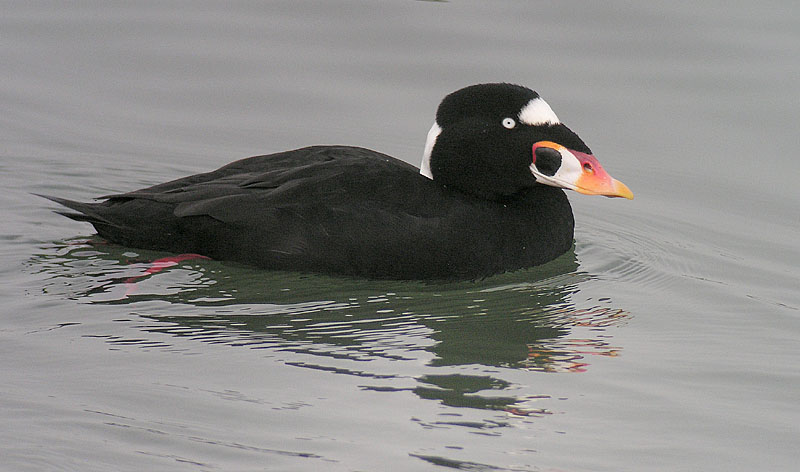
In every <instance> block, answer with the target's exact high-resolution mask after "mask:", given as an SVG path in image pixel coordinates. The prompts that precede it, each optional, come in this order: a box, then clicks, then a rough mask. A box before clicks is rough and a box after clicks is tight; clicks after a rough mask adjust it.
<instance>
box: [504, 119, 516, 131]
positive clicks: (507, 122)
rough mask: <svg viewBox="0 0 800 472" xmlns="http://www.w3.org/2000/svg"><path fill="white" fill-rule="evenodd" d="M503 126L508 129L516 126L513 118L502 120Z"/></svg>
mask: <svg viewBox="0 0 800 472" xmlns="http://www.w3.org/2000/svg"><path fill="white" fill-rule="evenodd" d="M503 126H504V127H506V128H508V129H511V128H513V127H515V126H517V122H516V121H514V118H503Z"/></svg>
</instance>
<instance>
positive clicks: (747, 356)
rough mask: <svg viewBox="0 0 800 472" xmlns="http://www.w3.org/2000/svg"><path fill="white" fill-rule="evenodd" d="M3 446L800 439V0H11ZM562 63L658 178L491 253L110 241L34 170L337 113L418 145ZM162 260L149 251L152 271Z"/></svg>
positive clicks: (751, 446) (203, 154)
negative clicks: (459, 104) (549, 242)
mask: <svg viewBox="0 0 800 472" xmlns="http://www.w3.org/2000/svg"><path fill="white" fill-rule="evenodd" d="M2 12H3V13H2V15H0V70H2V80H1V81H0V111H1V112H0V188H2V192H0V209H1V211H2V216H3V225H2V230H1V231H0V258H1V259H0V260H2V264H1V265H0V297H2V298H1V299H2V305H1V306H2V308H0V320H1V321H0V406H2V408H0V469H2V470H9V471H17V470H81V471H95V470H96V471H106V470H130V471H134V470H209V471H210V470H242V471H243V470H281V471H288V470H333V471H339V470H341V471H345V470H347V471H351V470H352V471H355V470H403V471H410V470H440V468H441V467H452V468H456V469H459V468H460V469H464V470H498V469H499V470H545V471H601V470H608V471H621V470H631V471H647V470H654V471H655V470H659V471H660V470H704V471H731V470H748V471H749V470H781V471H783V470H794V469H795V467H796V465H797V462H798V459H800V454H799V453H798V450H797V445H798V438H799V437H800V427H799V426H798V424H800V407H798V391H800V367H799V366H800V362H798V360H800V358H799V357H798V356H799V355H800V343H798V339H800V290H798V286H800V283H798V282H800V247H799V245H798V236H800V231H798V228H800V212H798V206H799V205H800V192H798V190H797V179H798V177H800V159H797V148H798V143H799V142H800V141H798V125H799V124H800V111H798V110H800V98H799V97H800V7H798V5H797V2H793V1H759V2H722V1H705V2H626V1H612V2H603V3H585V2H559V1H545V2H509V1H491V2H485V1H483V2H479V1H453V2H447V3H445V2H414V1H391V2H357V1H347V2H344V1H337V2H327V1H325V2H295V1H290V2H210V1H206V2H200V1H192V2H135V3H131V2H109V1H103V2H76V3H64V2H19V1H17V2H3V5H2ZM484 81H509V82H517V83H521V84H524V85H528V86H530V87H532V88H535V89H536V90H538V91H539V92H540V93H541V94H542V95H543V96H544V97H545V98H546V99H547V100H548V102H549V103H550V104H551V105H552V106H553V108H554V110H555V111H556V113H557V114H558V115H559V117H560V118H561V119H562V120H563V121H564V122H566V123H567V124H568V125H569V126H570V127H571V128H573V129H574V130H575V131H577V132H578V133H579V134H580V135H581V137H582V138H583V139H584V140H585V141H586V142H587V143H588V144H589V146H590V147H591V148H592V150H593V151H594V153H595V155H597V157H598V158H599V159H600V161H601V162H602V163H603V164H604V166H605V167H606V169H608V170H609V171H610V172H611V173H612V175H614V176H615V177H617V178H618V179H620V180H622V181H624V182H625V183H627V184H628V185H629V186H630V187H631V188H632V189H633V191H634V192H635V193H636V200H634V201H633V202H628V201H619V200H609V199H601V198H593V197H586V196H581V195H575V194H571V195H570V199H571V201H572V202H573V206H574V209H575V214H576V219H577V222H578V223H577V231H576V247H575V251H574V253H569V254H567V255H565V256H564V257H562V258H561V259H559V260H558V261H556V262H554V263H553V264H550V265H548V266H546V267H544V268H541V269H535V270H530V271H522V272H520V273H516V274H510V275H505V276H500V277H495V278H491V279H488V280H485V281H481V282H476V283H460V284H421V283H413V282H412V283H391V282H383V283H376V282H367V281H358V280H349V279H337V278H325V277H317V276H306V275H298V274H283V273H267V272H262V271H258V270H252V269H248V268H243V267H239V266H234V265H230V264H224V263H218V262H212V261H187V262H184V263H181V264H179V265H177V266H175V267H172V268H168V269H166V270H164V271H161V272H158V273H154V274H149V275H148V274H147V273H146V271H147V270H148V268H150V265H149V264H148V261H150V260H153V259H155V258H158V257H162V256H164V254H155V253H147V252H144V251H134V250H132V249H130V248H120V247H116V246H104V245H98V244H90V243H91V241H87V240H89V239H90V237H91V234H92V230H91V228H90V227H89V226H88V225H85V224H80V223H75V222H72V221H70V220H67V219H66V218H63V217H60V216H58V215H56V214H54V213H52V212H51V210H52V209H53V208H54V206H53V205H52V204H50V203H49V202H47V201H45V200H42V199H39V198H37V197H34V196H32V195H31V193H32V192H37V193H49V194H55V195H60V196H63V197H68V198H75V199H84V200H87V199H90V198H92V197H95V196H98V195H103V194H107V193H112V192H119V191H126V190H133V189H136V188H139V187H142V186H146V185H151V184H154V183H158V182H161V181H165V180H167V179H172V178H176V177H180V176H183V175H187V174H189V173H196V172H201V171H206V170H210V169H213V168H216V167H218V166H220V165H223V164H225V163H227V162H229V161H231V160H234V159H237V158H241V157H246V156H248V155H254V154H262V153H268V152H274V151H280V150H284V149H290V148H295V147H301V146H304V145H308V144H323V143H327V144H355V145H361V146H365V147H369V148H372V149H376V150H380V151H382V152H386V153H388V154H391V155H394V156H397V157H399V158H401V159H404V160H406V161H408V162H412V163H415V164H416V163H418V161H419V158H420V156H421V153H422V147H423V143H424V138H425V133H426V132H427V129H428V128H429V126H430V124H431V122H432V120H433V113H434V111H435V108H436V105H437V104H438V101H439V100H440V99H441V97H443V96H444V95H445V94H446V93H448V92H450V91H453V90H455V89H457V88H460V87H462V86H464V85H468V84H471V83H477V82H484ZM132 277H138V278H135V279H131V278H132Z"/></svg>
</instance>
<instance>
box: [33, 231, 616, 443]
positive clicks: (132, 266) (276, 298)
mask: <svg viewBox="0 0 800 472" xmlns="http://www.w3.org/2000/svg"><path fill="white" fill-rule="evenodd" d="M31 267H32V269H33V270H35V271H37V272H40V273H42V274H46V275H47V277H48V280H47V283H46V285H45V290H46V291H48V292H54V293H60V294H62V295H64V296H68V297H70V298H74V299H76V300H78V301H81V302H87V303H93V304H110V305H123V304H124V305H128V306H130V307H131V308H134V307H135V310H136V311H135V314H136V315H137V319H136V320H135V322H136V324H137V326H136V327H137V328H138V329H139V333H151V334H152V333H159V334H167V335H169V336H172V337H178V338H188V339H193V340H198V341H202V342H208V343H214V344H224V345H229V346H245V347H249V348H252V349H269V350H272V351H273V352H276V353H282V354H280V355H282V356H285V363H287V364H290V365H296V366H301V367H305V368H311V369H319V370H323V371H329V372H334V373H341V374H349V375H356V376H362V377H368V378H372V379H392V378H397V377H400V374H399V373H397V372H394V371H391V370H390V371H389V372H375V371H374V370H375V368H374V366H372V365H367V364H361V363H359V362H355V363H353V362H349V363H347V364H342V363H341V362H338V361H370V360H381V359H383V360H391V361H414V360H419V359H424V360H425V363H426V365H427V366H428V367H434V368H440V367H446V366H456V367H457V366H485V367H496V368H512V369H525V370H532V371H539V372H582V371H584V370H585V369H586V368H587V366H588V364H589V363H588V361H587V359H588V358H589V357H590V356H596V355H601V356H615V355H617V353H618V352H619V350H620V348H618V347H614V346H612V345H611V344H610V336H609V335H608V334H607V333H606V331H605V328H606V327H609V326H612V325H615V324H618V323H620V322H621V321H622V320H624V319H625V318H626V317H627V316H628V314H627V312H624V311H622V310H619V309H615V308H612V307H611V306H609V305H610V302H609V300H607V299H601V300H599V301H596V303H595V304H593V305H592V306H589V307H582V308H578V307H576V306H575V305H574V302H573V301H572V300H571V298H573V296H574V294H575V293H576V292H577V291H578V286H579V284H580V283H581V282H583V281H585V280H587V279H589V278H590V276H589V275H587V274H585V273H582V272H580V271H579V270H578V264H577V261H576V258H575V254H574V252H572V251H570V252H569V253H568V254H566V255H564V256H562V257H561V258H559V259H557V260H556V261H553V262H552V263H550V264H547V265H545V266H542V267H538V268H534V269H530V270H526V271H519V272H515V273H512V274H504V275H500V276H495V277H492V278H489V279H485V280H481V281H475V282H457V283H454V282H453V283H444V282H438V283H425V282H413V281H396V282H391V281H389V282H387V281H368V280H359V279H350V278H341V277H326V276H319V275H308V274H294V273H287V272H269V271H263V270H258V269H251V268H247V267H241V266H234V265H229V264H226V263H221V262H218V261H211V260H204V259H198V258H194V259H193V258H179V259H175V258H174V256H167V255H165V254H163V253H151V252H147V251H136V252H133V251H132V250H129V249H125V248H121V247H119V246H115V245H107V244H104V243H102V242H100V241H97V240H90V241H86V240H81V241H72V242H70V243H68V244H62V245H54V246H50V247H47V248H44V249H43V251H42V252H41V254H39V255H37V256H35V257H34V258H33V259H32V260H31ZM154 302H157V303H156V306H157V308H155V309H153V308H152V305H153V304H154ZM165 302H167V303H165ZM142 321H144V322H142ZM578 330H580V332H581V333H583V335H584V336H578V335H577V334H576V331H578ZM90 336H96V337H102V338H105V339H106V340H107V341H108V342H109V343H110V344H111V345H114V346H115V347H120V346H122V345H138V346H142V347H148V348H170V347H171V346H169V344H168V343H167V342H165V341H164V337H163V336H148V335H147V334H140V335H139V336H136V337H134V338H130V337H125V336H123V335H120V334H119V333H118V332H115V333H113V334H107V333H95V334H91V335H90ZM292 353H296V354H303V355H310V356H312V357H311V359H318V361H311V362H310V361H309V360H308V359H309V357H308V356H302V357H301V356H293V355H292ZM325 359H328V360H329V361H326V360H325ZM362 365H363V368H362V367H361V366H362ZM406 375H407V374H406ZM412 376H413V377H414V378H415V379H416V383H417V386H416V387H413V388H408V387H394V386H388V387H385V386H383V387H381V386H369V387H365V388H370V389H374V390H382V391H397V390H411V391H413V392H414V393H415V394H416V395H417V396H419V397H420V398H424V399H434V400H437V401H440V402H441V403H443V404H445V405H449V406H454V407H469V408H480V409H487V410H503V411H507V412H511V413H514V414H518V415H525V416H538V415H542V414H547V413H548V412H547V411H545V410H538V409H531V408H521V407H517V406H515V405H516V404H518V403H519V398H516V397H515V396H513V395H508V396H502V395H501V396H498V395H497V392H498V391H503V390H506V389H508V387H509V385H510V384H509V382H508V381H506V380H502V379H499V378H495V376H489V375H465V374H463V373H447V374H443V375H439V374H430V373H427V372H415V373H413V374H412ZM479 392H484V394H479ZM487 393H489V394H487ZM483 427H487V425H486V424H484V425H483Z"/></svg>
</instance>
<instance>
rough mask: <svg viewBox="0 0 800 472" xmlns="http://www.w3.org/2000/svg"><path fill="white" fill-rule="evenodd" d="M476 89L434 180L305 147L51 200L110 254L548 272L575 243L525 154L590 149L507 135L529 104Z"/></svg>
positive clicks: (519, 93)
mask: <svg viewBox="0 0 800 472" xmlns="http://www.w3.org/2000/svg"><path fill="white" fill-rule="evenodd" d="M473 87H478V88H477V89H475V90H474V91H475V92H480V93H478V94H477V95H473V96H472V99H470V96H469V93H468V92H469V88H467V89H462V91H459V92H455V93H454V94H452V95H455V94H458V93H464V96H456V97H455V98H453V97H452V95H451V96H450V97H449V98H450V101H451V102H458V103H457V105H458V106H456V105H452V106H451V107H450V108H443V107H445V105H446V104H447V103H448V101H447V100H448V99H445V101H444V102H443V104H442V106H440V109H439V112H438V113H437V122H439V120H441V122H439V125H440V126H441V127H442V132H441V133H440V134H439V136H438V139H437V140H436V143H435V146H433V149H432V152H431V155H430V167H431V171H432V173H433V180H432V179H430V178H427V177H425V176H423V175H420V172H419V169H417V168H416V167H414V166H412V165H409V164H407V163H405V162H402V161H400V160H398V159H395V158H392V157H390V156H387V155H384V154H381V153H379V152H375V151H371V150H368V149H363V148H358V147H349V146H312V147H306V148H302V149H296V150H292V151H285V152H280V153H276V154H270V155H266V156H256V157H250V158H247V159H242V160H239V161H236V162H233V163H231V164H228V165H226V166H224V167H222V168H220V169H218V170H215V171H213V172H208V173H203V174H197V175H192V176H189V177H185V178H182V179H178V180H174V181H171V182H167V183H163V184H159V185H155V186H153V187H149V188H146V189H141V190H137V191H133V192H129V193H123V194H119V195H111V196H107V197H103V198H104V201H102V202H97V203H81V202H75V201H71V200H66V199H62V198H57V197H47V198H50V199H51V200H53V201H55V202H58V203H60V204H61V205H64V206H65V207H67V208H69V209H71V210H73V211H72V212H68V211H65V212H62V213H63V214H64V215H66V216H68V217H70V218H73V219H76V220H80V221H88V222H89V223H91V224H92V225H94V227H95V228H96V230H97V232H98V233H99V235H100V236H102V237H103V238H105V239H107V240H109V241H113V242H115V243H119V244H122V245H126V246H130V247H137V248H146V249H156V250H163V251H169V252H175V253H198V254H202V255H205V256H208V257H211V258H214V259H220V260H231V261H238V262H242V263H246V264H252V265H256V266H260V267H264V268H267V269H282V270H293V271H310V272H320V273H330V274H345V275H353V276H360V277H368V278H392V279H453V278H458V279H470V278H477V277H483V276H488V275H491V274H495V273H498V272H503V271H508V270H514V269H518V268H523V267H530V266H534V265H538V264H542V263H544V262H547V261H549V260H552V259H554V258H556V257H558V256H559V255H561V254H563V253H564V252H566V251H567V250H569V248H570V247H571V245H572V243H573V226H574V222H573V216H572V210H571V208H570V205H569V201H568V200H567V197H566V195H565V194H564V192H563V191H562V190H561V189H560V188H556V187H553V186H549V185H542V184H540V183H537V181H536V178H535V177H534V176H533V175H532V174H531V171H530V170H529V166H531V159H532V150H531V145H532V143H534V142H537V141H541V140H545V139H549V140H555V139H559V137H560V139H561V141H569V142H564V143H563V144H564V145H565V146H570V147H572V148H576V147H577V148H581V149H585V150H586V151H588V148H586V146H585V144H583V142H582V141H580V138H578V137H577V136H576V135H575V134H574V133H572V132H571V131H569V130H568V129H567V128H566V127H564V126H563V125H561V124H560V123H559V124H552V123H551V124H544V125H541V126H529V125H524V124H522V123H520V124H519V126H517V127H516V129H514V130H508V129H505V128H503V126H502V125H501V123H500V121H501V120H502V119H503V117H504V116H506V115H508V116H512V117H516V116H517V114H518V113H519V111H520V108H521V107H522V106H524V105H525V104H526V103H528V102H529V101H530V100H531V99H533V98H536V97H538V95H536V92H533V91H531V90H529V89H527V88H524V87H518V86H511V85H507V84H484V85H479V86H473ZM481 87H483V88H481ZM487 87H488V88H487ZM464 90H467V92H466V93H465V92H463V91H464ZM487 94H488V95H490V96H492V97H494V98H493V99H492V98H491V97H490V99H488V101H486V100H487V99H486V95H487ZM498 97H499V98H498ZM503 98H505V99H506V100H505V101H506V102H508V104H505V105H504V104H503V103H499V104H498V99H499V100H500V102H503V100H502V99H503ZM482 103H483V104H484V105H485V106H484V107H483V108H482V106H481V104H482ZM465 106H466V107H467V108H469V110H467V111H466V112H465V111H464V110H462V111H461V112H459V110H458V108H459V107H461V108H463V107H465ZM509 131H513V133H509Z"/></svg>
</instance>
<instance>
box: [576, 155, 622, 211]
mask: <svg viewBox="0 0 800 472" xmlns="http://www.w3.org/2000/svg"><path fill="white" fill-rule="evenodd" d="M569 151H570V152H571V153H572V154H573V155H574V156H575V157H576V158H577V159H578V162H579V163H580V164H581V168H582V169H583V171H582V172H581V173H580V175H579V176H578V178H577V179H576V180H575V182H574V183H573V185H574V187H573V190H575V191H576V192H578V193H582V194H584V195H603V196H606V197H621V198H627V199H628V200H633V192H631V189H629V188H628V186H627V185H625V184H623V183H622V182H620V181H619V180H617V179H615V178H613V177H611V176H610V175H608V172H606V171H605V169H603V166H601V165H600V162H598V161H597V159H596V158H595V157H594V156H592V155H591V154H585V153H582V152H580V151H574V150H572V149H570V150H569Z"/></svg>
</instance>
